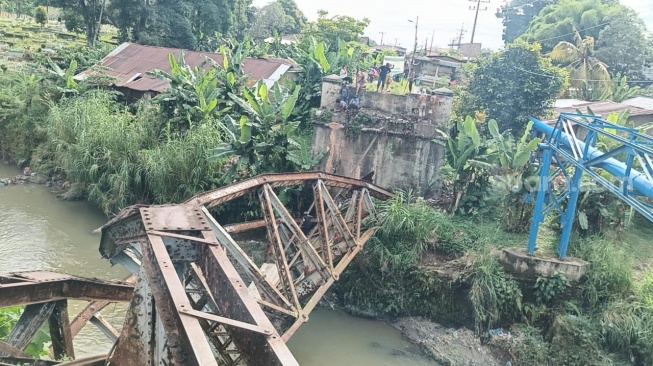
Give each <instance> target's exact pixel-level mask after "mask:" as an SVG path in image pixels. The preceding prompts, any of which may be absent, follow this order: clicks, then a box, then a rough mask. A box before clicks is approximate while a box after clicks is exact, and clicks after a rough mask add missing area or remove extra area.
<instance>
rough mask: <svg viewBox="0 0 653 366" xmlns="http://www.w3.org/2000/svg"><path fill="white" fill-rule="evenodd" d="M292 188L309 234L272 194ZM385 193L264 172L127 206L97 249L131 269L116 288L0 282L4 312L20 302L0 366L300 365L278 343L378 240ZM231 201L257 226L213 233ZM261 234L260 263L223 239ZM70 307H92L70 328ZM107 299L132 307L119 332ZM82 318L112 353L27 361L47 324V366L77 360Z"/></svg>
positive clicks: (54, 277)
mask: <svg viewBox="0 0 653 366" xmlns="http://www.w3.org/2000/svg"><path fill="white" fill-rule="evenodd" d="M298 186H308V187H312V190H313V201H312V204H311V206H310V208H309V211H310V212H311V213H314V216H315V218H316V220H315V221H316V222H315V225H314V227H313V228H312V229H311V230H310V232H308V233H306V234H305V233H304V232H303V231H302V229H301V228H300V225H299V223H298V222H299V220H298V219H297V218H296V217H294V216H293V215H291V213H290V211H289V210H288V209H287V208H286V207H285V206H284V204H283V203H282V201H281V199H280V198H279V196H278V195H277V192H275V190H277V191H278V190H279V189H284V188H287V187H298ZM329 190H331V191H332V192H335V194H334V195H332V194H331V193H330V192H329ZM334 196H335V197H338V199H336V198H334ZM391 196H392V194H391V193H390V192H388V191H386V190H384V189H381V188H379V187H376V186H374V185H372V184H370V183H368V182H366V181H362V180H357V179H351V178H345V177H340V176H335V175H330V174H326V173H294V174H270V175H263V176H259V177H256V178H252V179H249V180H245V181H242V182H240V183H236V184H233V185H230V186H227V187H224V188H220V189H217V190H215V191H210V192H206V193H203V194H200V195H198V196H196V197H194V198H192V199H190V200H188V201H186V202H185V203H183V204H179V205H166V206H142V205H139V206H132V207H129V208H127V209H125V210H123V211H122V212H121V213H119V214H118V215H117V216H116V217H115V218H114V219H113V220H111V221H110V222H109V223H107V224H106V225H105V226H103V227H102V239H101V243H100V252H101V253H102V255H103V256H104V257H105V258H107V259H108V260H110V261H111V263H112V264H121V265H123V266H125V267H126V268H127V269H128V270H129V271H130V272H131V273H132V276H131V277H130V278H128V279H127V280H125V281H124V282H107V281H98V280H88V279H83V278H79V277H75V276H69V275H62V274H58V273H50V272H29V273H14V274H8V275H4V276H0V308H2V307H11V306H18V305H21V306H26V307H25V310H24V312H23V314H22V316H21V317H20V320H19V321H18V324H17V325H16V327H15V328H14V329H13V330H12V332H11V334H10V336H9V337H8V339H7V341H5V342H0V365H17V364H21V365H68V366H72V365H98V366H99V365H126V366H129V365H191V366H192V365H198V366H199V365H202V366H208V365H221V366H222V365H227V366H234V365H270V366H275V365H284V366H290V365H298V363H297V361H296V360H295V358H294V356H293V355H292V353H291V352H290V351H289V350H288V348H287V347H286V341H288V339H290V337H292V335H293V334H294V333H295V332H296V331H297V329H299V327H300V326H301V325H302V324H303V323H305V322H307V321H308V319H309V314H310V313H311V311H312V310H313V309H314V308H315V306H317V304H318V302H319V301H320V299H321V298H322V297H323V296H324V294H325V293H326V292H327V290H328V289H329V288H330V287H331V285H332V284H333V283H334V282H335V281H337V280H338V278H339V276H340V275H341V274H342V272H343V271H344V270H345V268H346V267H347V266H348V265H349V263H351V261H352V260H353V259H354V257H355V256H356V255H357V254H358V253H359V252H360V251H361V249H362V248H363V246H364V245H365V243H366V242H367V241H368V240H369V239H370V238H371V237H372V235H374V233H375V230H376V228H377V227H378V225H379V224H380V221H379V220H380V219H379V217H377V215H376V212H375V206H374V202H373V200H372V198H376V199H380V200H387V199H389V198H390V197H391ZM236 199H249V200H255V199H258V201H259V202H260V207H261V209H260V212H262V218H261V219H260V220H259V221H250V222H246V223H240V224H232V225H225V226H223V225H221V224H220V223H219V222H218V221H217V220H216V219H215V218H214V217H213V215H212V214H211V211H212V210H213V209H217V208H220V206H223V207H225V206H224V205H225V204H227V203H229V202H232V201H234V200H236ZM263 228H265V229H266V231H267V238H268V251H267V255H266V259H265V261H264V263H262V264H260V265H259V264H257V263H256V258H253V257H252V256H250V255H249V254H248V250H247V249H248V248H243V247H241V246H240V245H239V244H238V243H237V242H236V241H235V240H234V239H233V238H232V236H231V235H232V234H237V233H245V232H247V231H250V230H256V229H263ZM259 262H260V260H259ZM68 300H87V301H89V302H90V303H89V305H88V306H87V307H86V308H85V309H84V310H83V311H82V313H80V314H79V315H77V316H76V317H75V318H74V319H73V320H72V321H70V320H69V317H68ZM113 302H128V303H129V306H128V310H127V313H126V316H125V320H124V323H123V327H122V330H121V331H120V332H117V331H116V330H115V329H114V328H113V327H112V326H111V325H110V324H108V323H107V322H106V321H104V319H103V318H102V317H101V315H100V313H99V311H100V310H102V309H103V308H104V307H106V306H107V305H108V304H109V303H113ZM89 321H90V322H91V323H92V324H94V325H96V326H97V327H98V328H99V329H100V330H101V331H102V332H103V333H104V334H106V335H107V336H108V337H109V339H111V340H113V341H114V346H113V348H112V350H111V352H110V353H109V354H107V355H102V356H97V357H90V358H86V359H78V360H75V361H69V362H63V363H61V362H56V361H43V360H34V359H31V358H30V357H29V356H28V355H27V354H26V353H25V348H26V347H27V345H28V344H29V342H30V341H31V340H32V338H33V337H34V336H35V335H36V333H37V332H38V331H39V329H41V327H42V326H43V325H44V324H45V322H48V324H49V330H50V335H51V338H52V349H51V353H52V357H53V359H63V358H72V359H74V358H75V353H74V352H75V351H74V347H73V338H74V337H75V335H76V334H77V333H78V332H79V330H80V329H81V328H82V327H83V326H84V325H85V324H86V323H87V322H89Z"/></svg>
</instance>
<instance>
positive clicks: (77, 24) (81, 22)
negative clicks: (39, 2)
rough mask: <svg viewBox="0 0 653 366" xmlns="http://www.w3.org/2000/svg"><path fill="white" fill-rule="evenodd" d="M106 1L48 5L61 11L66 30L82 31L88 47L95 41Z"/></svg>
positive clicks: (53, 0)
mask: <svg viewBox="0 0 653 366" xmlns="http://www.w3.org/2000/svg"><path fill="white" fill-rule="evenodd" d="M106 4H107V1H106V0H51V1H50V2H48V5H50V6H55V7H58V8H61V9H63V11H64V19H65V21H66V28H68V30H71V31H80V32H81V31H84V32H85V33H86V41H87V43H88V45H89V47H94V46H95V42H96V41H97V38H98V35H99V32H100V25H101V23H102V19H103V16H104V15H105V14H104V10H105V6H106Z"/></svg>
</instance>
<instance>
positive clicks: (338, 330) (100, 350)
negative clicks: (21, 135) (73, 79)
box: [0, 165, 437, 366]
mask: <svg viewBox="0 0 653 366" xmlns="http://www.w3.org/2000/svg"><path fill="white" fill-rule="evenodd" d="M18 173H19V172H18V170H16V169H14V168H11V167H7V166H4V165H0V178H8V177H11V176H14V175H16V174H18ZM105 221H106V218H105V217H104V215H103V214H102V213H101V212H100V211H99V210H97V209H95V208H94V207H92V206H91V205H90V204H88V203H85V202H67V201H62V200H60V199H58V198H57V197H55V195H53V194H52V193H50V192H49V191H48V188H47V187H44V186H40V185H21V186H9V187H0V273H5V272H10V271H25V270H52V271H59V272H65V273H70V274H75V275H80V276H85V277H96V278H102V279H112V280H120V279H124V278H125V277H126V276H127V274H128V272H127V271H126V270H125V269H123V268H122V267H119V266H116V267H111V265H110V264H109V262H108V261H106V260H104V259H102V258H101V257H100V253H99V251H98V248H99V244H100V235H99V234H93V233H92V231H93V230H94V229H96V228H98V227H100V226H101V225H103V224H104V223H105ZM84 306H85V303H83V302H72V303H71V309H70V311H69V312H70V316H71V317H73V316H74V315H75V314H77V313H78V312H79V311H80V310H81V309H82V308H83V307H84ZM124 306H125V305H112V306H109V307H108V308H107V309H105V310H104V311H103V312H102V315H103V316H104V317H105V318H106V319H107V320H108V321H109V322H110V323H112V324H113V325H114V326H115V327H116V328H117V329H120V327H121V325H122V317H123V314H124V310H125V308H124ZM310 317H311V318H310V321H309V322H308V323H307V324H305V325H303V326H302V328H300V329H299V331H298V332H297V333H296V334H295V336H294V337H293V338H292V339H291V340H290V342H289V343H288V346H289V347H290V350H291V351H292V352H293V354H294V355H295V357H296V358H297V360H298V361H299V363H300V364H301V365H302V366H331V365H339V366H428V365H434V366H435V365H437V364H436V363H433V362H431V361H429V360H427V359H425V358H424V357H421V356H418V355H416V353H417V352H418V351H417V349H416V348H415V347H414V346H411V345H410V344H409V343H408V342H406V341H405V340H403V339H402V337H401V334H400V333H399V332H398V331H396V330H395V329H393V328H391V327H390V326H388V325H386V324H385V323H383V322H379V321H372V320H366V319H360V318H355V317H351V316H349V315H347V314H345V313H343V312H340V311H332V310H326V309H316V310H315V311H313V312H312V313H311V316H310ZM110 346H111V344H110V342H109V341H108V340H106V338H105V337H104V336H103V335H102V334H101V333H100V332H99V331H98V330H97V329H95V327H93V326H92V325H89V326H87V327H85V328H84V329H83V330H82V332H81V333H80V334H79V335H78V336H77V337H76V338H75V352H76V354H77V356H78V357H80V356H88V355H96V354H106V353H107V352H108V351H109V348H110Z"/></svg>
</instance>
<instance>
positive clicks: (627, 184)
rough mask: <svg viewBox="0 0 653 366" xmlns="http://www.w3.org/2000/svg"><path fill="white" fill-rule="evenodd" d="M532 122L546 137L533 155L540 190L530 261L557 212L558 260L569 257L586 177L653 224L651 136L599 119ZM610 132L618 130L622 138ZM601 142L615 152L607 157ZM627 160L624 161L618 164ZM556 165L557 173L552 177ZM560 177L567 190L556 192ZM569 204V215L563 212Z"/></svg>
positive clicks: (569, 116)
mask: <svg viewBox="0 0 653 366" xmlns="http://www.w3.org/2000/svg"><path fill="white" fill-rule="evenodd" d="M531 120H532V121H533V127H534V131H535V133H540V134H544V135H545V138H544V139H543V142H542V143H541V144H540V146H539V150H538V152H536V153H535V154H536V155H537V156H536V157H539V166H540V184H539V186H538V193H537V199H536V202H535V212H534V215H533V222H532V224H531V232H530V236H529V240H528V253H529V254H530V255H534V254H535V252H536V251H537V246H536V243H537V236H538V233H539V228H540V225H541V224H542V222H544V219H545V217H546V215H548V214H549V213H550V212H551V211H553V210H554V209H555V210H558V211H559V212H560V214H561V215H562V218H561V223H562V236H561V238H560V246H559V247H558V255H559V256H560V258H561V259H565V258H566V257H567V249H568V247H569V239H570V238H571V231H572V228H573V224H574V220H575V217H576V208H577V204H578V197H579V195H580V193H581V189H580V185H581V182H582V178H583V175H584V174H587V175H588V176H589V177H590V178H592V180H594V181H595V182H597V183H598V184H599V185H600V186H602V187H603V188H604V189H606V190H607V191H609V192H611V193H612V194H614V195H615V196H616V197H617V198H619V199H620V200H622V201H624V202H625V203H627V204H628V205H630V206H631V207H633V208H634V209H635V210H637V212H639V213H641V214H642V215H643V216H644V217H646V218H647V219H648V220H650V221H653V205H651V201H650V200H651V199H653V137H652V136H649V135H645V134H642V133H641V132H639V131H638V130H636V129H632V128H627V127H624V126H620V125H616V124H614V123H611V122H609V121H606V120H604V119H602V118H601V117H600V116H589V115H582V114H572V113H562V114H561V115H560V116H559V117H558V120H557V121H556V124H555V126H550V125H548V124H546V123H544V122H542V121H540V120H537V119H531ZM575 126H578V127H580V128H583V129H585V130H586V131H587V135H586V136H585V138H584V140H579V139H578V138H576V132H575V130H574V127H575ZM607 130H616V131H618V133H619V135H615V134H614V133H611V132H609V131H607ZM599 136H605V137H607V138H609V139H610V140H611V141H612V142H614V143H615V145H617V147H616V148H614V149H613V150H610V151H607V152H603V151H601V150H599V149H597V148H596V144H597V141H598V137H599ZM540 154H541V156H539V155H540ZM624 156H625V159H624V160H625V161H621V160H618V159H617V158H618V157H624ZM536 160H538V159H536ZM554 162H555V167H556V169H555V170H554V171H553V172H552V171H551V167H552V165H553V163H554ZM570 168H573V176H571V177H570V176H569V175H570V174H569V171H568V170H569V169H570ZM560 173H562V174H563V175H564V176H565V179H566V181H567V184H566V187H565V188H564V189H563V190H561V191H556V190H555V189H554V187H553V181H554V179H555V178H556V177H557V176H558V175H559V174H560ZM604 175H607V176H608V178H610V179H607V178H606V177H605V176H604ZM565 200H566V202H567V207H566V210H565V209H564V208H563V203H564V202H565Z"/></svg>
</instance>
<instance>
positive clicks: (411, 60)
mask: <svg viewBox="0 0 653 366" xmlns="http://www.w3.org/2000/svg"><path fill="white" fill-rule="evenodd" d="M408 21H409V22H411V23H415V45H414V46H413V54H412V56H411V57H410V64H409V65H408V77H409V78H410V76H411V75H412V72H413V66H414V65H415V54H416V53H417V27H418V26H419V16H417V18H416V19H415V21H414V22H413V21H412V20H410V19H409V20H408ZM409 93H410V91H409Z"/></svg>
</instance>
